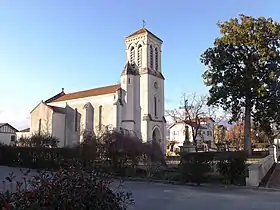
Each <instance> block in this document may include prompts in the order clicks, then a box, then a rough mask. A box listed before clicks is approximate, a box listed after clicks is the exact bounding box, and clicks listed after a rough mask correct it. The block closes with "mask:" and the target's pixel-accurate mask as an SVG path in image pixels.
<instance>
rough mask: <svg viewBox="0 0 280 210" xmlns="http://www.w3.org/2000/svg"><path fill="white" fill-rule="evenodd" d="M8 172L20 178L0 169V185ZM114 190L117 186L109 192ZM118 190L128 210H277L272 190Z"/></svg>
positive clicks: (278, 197) (136, 186)
mask: <svg viewBox="0 0 280 210" xmlns="http://www.w3.org/2000/svg"><path fill="white" fill-rule="evenodd" d="M11 172H13V173H14V175H15V176H16V177H17V178H15V180H14V182H15V181H16V180H19V179H20V177H22V172H21V171H20V169H19V168H11V167H5V166H0V181H1V180H4V179H5V177H7V176H8V175H9V173H11ZM33 173H35V172H33ZM31 175H32V174H31ZM8 186H9V185H8ZM116 186H117V183H115V184H114V186H113V188H115V187H116ZM121 189H123V190H124V191H129V192H131V193H132V194H133V198H134V200H135V204H134V205H133V206H130V207H129V210H185V209H187V210H189V209H190V210H192V209H195V210H217V209H221V210H223V209H225V210H239V209H240V210H243V209H244V210H280V191H275V190H266V191H265V190H252V189H244V188H231V187H230V188H227V189H225V188H221V187H211V188H209V187H208V188H207V187H190V186H180V185H169V184H159V183H151V182H131V181H125V182H124V183H123V186H122V187H121ZM0 190H3V185H0Z"/></svg>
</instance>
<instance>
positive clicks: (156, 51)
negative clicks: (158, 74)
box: [155, 48, 158, 71]
mask: <svg viewBox="0 0 280 210" xmlns="http://www.w3.org/2000/svg"><path fill="white" fill-rule="evenodd" d="M155 63H156V64H155V65H156V70H157V71H158V48H156V49H155Z"/></svg>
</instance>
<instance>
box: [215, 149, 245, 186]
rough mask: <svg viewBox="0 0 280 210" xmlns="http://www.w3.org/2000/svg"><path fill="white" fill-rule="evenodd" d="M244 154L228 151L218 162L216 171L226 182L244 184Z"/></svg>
mask: <svg viewBox="0 0 280 210" xmlns="http://www.w3.org/2000/svg"><path fill="white" fill-rule="evenodd" d="M246 159H247V157H246V155H245V153H240V152H237V153H233V152H231V153H229V154H228V155H227V156H225V157H224V158H222V159H220V161H219V162H218V171H219V172H220V174H221V175H222V176H223V181H224V183H226V184H234V185H245V184H246V181H245V180H246V174H247V173H246V170H247V166H246Z"/></svg>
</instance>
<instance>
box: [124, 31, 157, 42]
mask: <svg viewBox="0 0 280 210" xmlns="http://www.w3.org/2000/svg"><path fill="white" fill-rule="evenodd" d="M141 34H149V35H151V36H153V37H155V38H156V39H158V40H160V41H161V42H162V40H161V39H160V38H158V37H157V36H156V35H155V34H153V33H152V32H150V31H149V30H148V29H146V28H141V29H139V30H138V31H136V32H134V33H132V34H130V35H129V36H127V37H126V38H130V37H133V36H137V35H141Z"/></svg>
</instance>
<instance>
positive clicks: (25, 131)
mask: <svg viewBox="0 0 280 210" xmlns="http://www.w3.org/2000/svg"><path fill="white" fill-rule="evenodd" d="M30 135H31V133H30V128H26V129H23V130H20V131H18V132H16V136H17V140H19V139H20V138H28V137H30Z"/></svg>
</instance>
